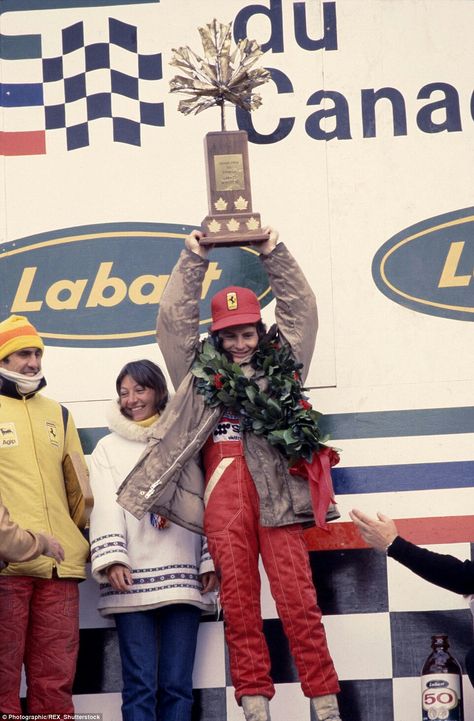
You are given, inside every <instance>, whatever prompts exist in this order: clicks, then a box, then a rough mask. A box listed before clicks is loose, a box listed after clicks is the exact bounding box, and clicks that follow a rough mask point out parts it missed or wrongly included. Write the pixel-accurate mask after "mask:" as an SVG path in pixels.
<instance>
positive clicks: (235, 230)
mask: <svg viewBox="0 0 474 721" xmlns="http://www.w3.org/2000/svg"><path fill="white" fill-rule="evenodd" d="M211 229H212V230H211ZM201 230H202V232H203V233H204V238H201V240H200V241H199V244H200V245H215V246H222V247H225V246H231V245H251V244H252V243H258V242H261V241H263V240H268V233H264V232H263V230H262V228H261V223H260V215H259V214H258V213H253V214H252V215H250V214H247V213H234V215H224V214H223V215H220V216H218V217H216V216H215V215H213V216H210V215H208V216H206V218H204V220H203V221H202V224H201Z"/></svg>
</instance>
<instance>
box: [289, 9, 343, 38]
mask: <svg viewBox="0 0 474 721" xmlns="http://www.w3.org/2000/svg"><path fill="white" fill-rule="evenodd" d="M293 13H294V16H295V38H296V42H297V43H298V45H299V46H300V47H301V48H303V50H321V48H325V49H326V50H337V21H336V3H335V2H325V3H323V26H324V35H323V37H322V38H320V39H319V40H313V39H312V38H310V37H309V36H308V26H307V22H306V3H305V2H297V3H295V4H294V6H293Z"/></svg>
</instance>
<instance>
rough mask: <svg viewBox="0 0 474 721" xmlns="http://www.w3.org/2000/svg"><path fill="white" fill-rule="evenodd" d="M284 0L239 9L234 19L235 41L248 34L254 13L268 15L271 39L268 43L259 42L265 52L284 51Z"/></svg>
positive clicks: (272, 0) (274, 0)
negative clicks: (250, 20) (267, 4)
mask: <svg viewBox="0 0 474 721" xmlns="http://www.w3.org/2000/svg"><path fill="white" fill-rule="evenodd" d="M281 1H282V0H270V7H269V8H266V7H265V6H264V5H247V7H245V8H242V10H239V12H238V13H237V15H236V16H235V20H234V39H235V42H238V41H239V40H242V39H243V38H246V37H248V36H247V25H248V21H249V19H250V18H251V17H252V15H257V14H259V13H260V14H261V15H266V16H267V17H268V18H269V20H270V27H271V31H270V39H269V40H268V41H267V42H266V43H262V42H259V45H260V47H261V48H262V50H263V52H267V50H271V51H272V52H273V53H282V52H283V49H284V48H283V14H282V11H281Z"/></svg>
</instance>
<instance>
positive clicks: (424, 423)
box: [79, 406, 474, 485]
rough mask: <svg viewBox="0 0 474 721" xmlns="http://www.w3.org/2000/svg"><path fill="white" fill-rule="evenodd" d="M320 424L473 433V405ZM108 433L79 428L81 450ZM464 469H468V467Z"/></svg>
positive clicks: (389, 432) (345, 429)
mask: <svg viewBox="0 0 474 721" xmlns="http://www.w3.org/2000/svg"><path fill="white" fill-rule="evenodd" d="M320 426H321V431H322V433H323V434H329V436H330V438H331V440H337V439H341V438H345V439H352V438H355V439H357V438H360V439H363V438H393V437H397V436H398V437H401V436H431V435H433V436H444V435H451V434H453V433H474V406H465V407H464V406H463V407H461V408H426V409H425V408H423V409H416V410H402V411H374V412H367V413H333V414H331V413H329V414H328V415H324V416H323V417H322V418H321V421H320ZM107 433H108V430H107V428H103V427H102V428H101V427H97V428H81V429H79V435H80V436H81V441H82V443H83V446H84V453H86V454H88V453H92V451H93V450H94V447H95V444H96V443H97V441H98V440H99V439H100V438H102V436H105V435H106V434H107ZM86 449H87V450H86ZM436 465H439V464H436ZM440 465H442V464H440ZM467 472H468V473H470V472H471V470H470V469H467ZM468 485H469V484H468Z"/></svg>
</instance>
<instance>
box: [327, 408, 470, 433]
mask: <svg viewBox="0 0 474 721" xmlns="http://www.w3.org/2000/svg"><path fill="white" fill-rule="evenodd" d="M320 426H321V430H322V432H323V433H327V434H329V436H330V437H331V439H335V438H390V437H394V436H398V437H400V436H444V435H448V434H452V433H474V406H463V407H461V408H421V409H415V410H402V411H374V412H368V413H334V414H330V413H329V414H328V415H324V416H323V417H322V418H321V421H320Z"/></svg>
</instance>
